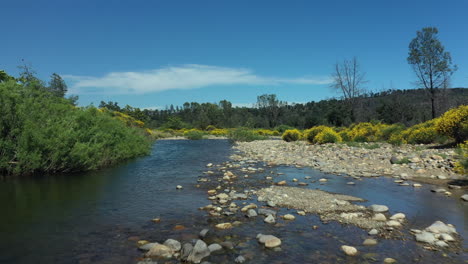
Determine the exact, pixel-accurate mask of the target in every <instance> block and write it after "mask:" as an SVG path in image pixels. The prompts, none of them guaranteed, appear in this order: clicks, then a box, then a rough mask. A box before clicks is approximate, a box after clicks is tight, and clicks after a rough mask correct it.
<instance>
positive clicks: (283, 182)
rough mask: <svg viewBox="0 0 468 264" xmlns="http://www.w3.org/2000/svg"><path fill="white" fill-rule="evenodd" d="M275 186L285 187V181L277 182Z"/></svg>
mask: <svg viewBox="0 0 468 264" xmlns="http://www.w3.org/2000/svg"><path fill="white" fill-rule="evenodd" d="M276 185H278V186H284V185H286V181H280V182H277V183H276Z"/></svg>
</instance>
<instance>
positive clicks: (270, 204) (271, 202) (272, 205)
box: [267, 201, 276, 207]
mask: <svg viewBox="0 0 468 264" xmlns="http://www.w3.org/2000/svg"><path fill="white" fill-rule="evenodd" d="M267 205H268V206H270V207H276V204H275V202H273V201H268V202H267Z"/></svg>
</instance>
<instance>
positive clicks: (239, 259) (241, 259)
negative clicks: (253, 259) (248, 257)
mask: <svg viewBox="0 0 468 264" xmlns="http://www.w3.org/2000/svg"><path fill="white" fill-rule="evenodd" d="M234 262H236V263H244V262H245V258H244V257H243V256H242V255H241V256H238V257H237V258H236V259H235V260H234Z"/></svg>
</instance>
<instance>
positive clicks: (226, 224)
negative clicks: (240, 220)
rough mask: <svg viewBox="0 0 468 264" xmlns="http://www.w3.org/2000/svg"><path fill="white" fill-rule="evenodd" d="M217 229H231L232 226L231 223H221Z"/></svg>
mask: <svg viewBox="0 0 468 264" xmlns="http://www.w3.org/2000/svg"><path fill="white" fill-rule="evenodd" d="M215 227H216V228H218V229H231V228H232V224H231V223H221V224H217V225H216V226H215Z"/></svg>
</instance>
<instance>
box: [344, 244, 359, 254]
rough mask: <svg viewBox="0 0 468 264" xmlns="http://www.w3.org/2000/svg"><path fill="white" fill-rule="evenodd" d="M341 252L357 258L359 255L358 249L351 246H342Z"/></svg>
mask: <svg viewBox="0 0 468 264" xmlns="http://www.w3.org/2000/svg"><path fill="white" fill-rule="evenodd" d="M341 250H343V252H344V253H345V254H346V255H348V256H356V255H357V253H358V251H357V249H356V248H355V247H351V246H341Z"/></svg>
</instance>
